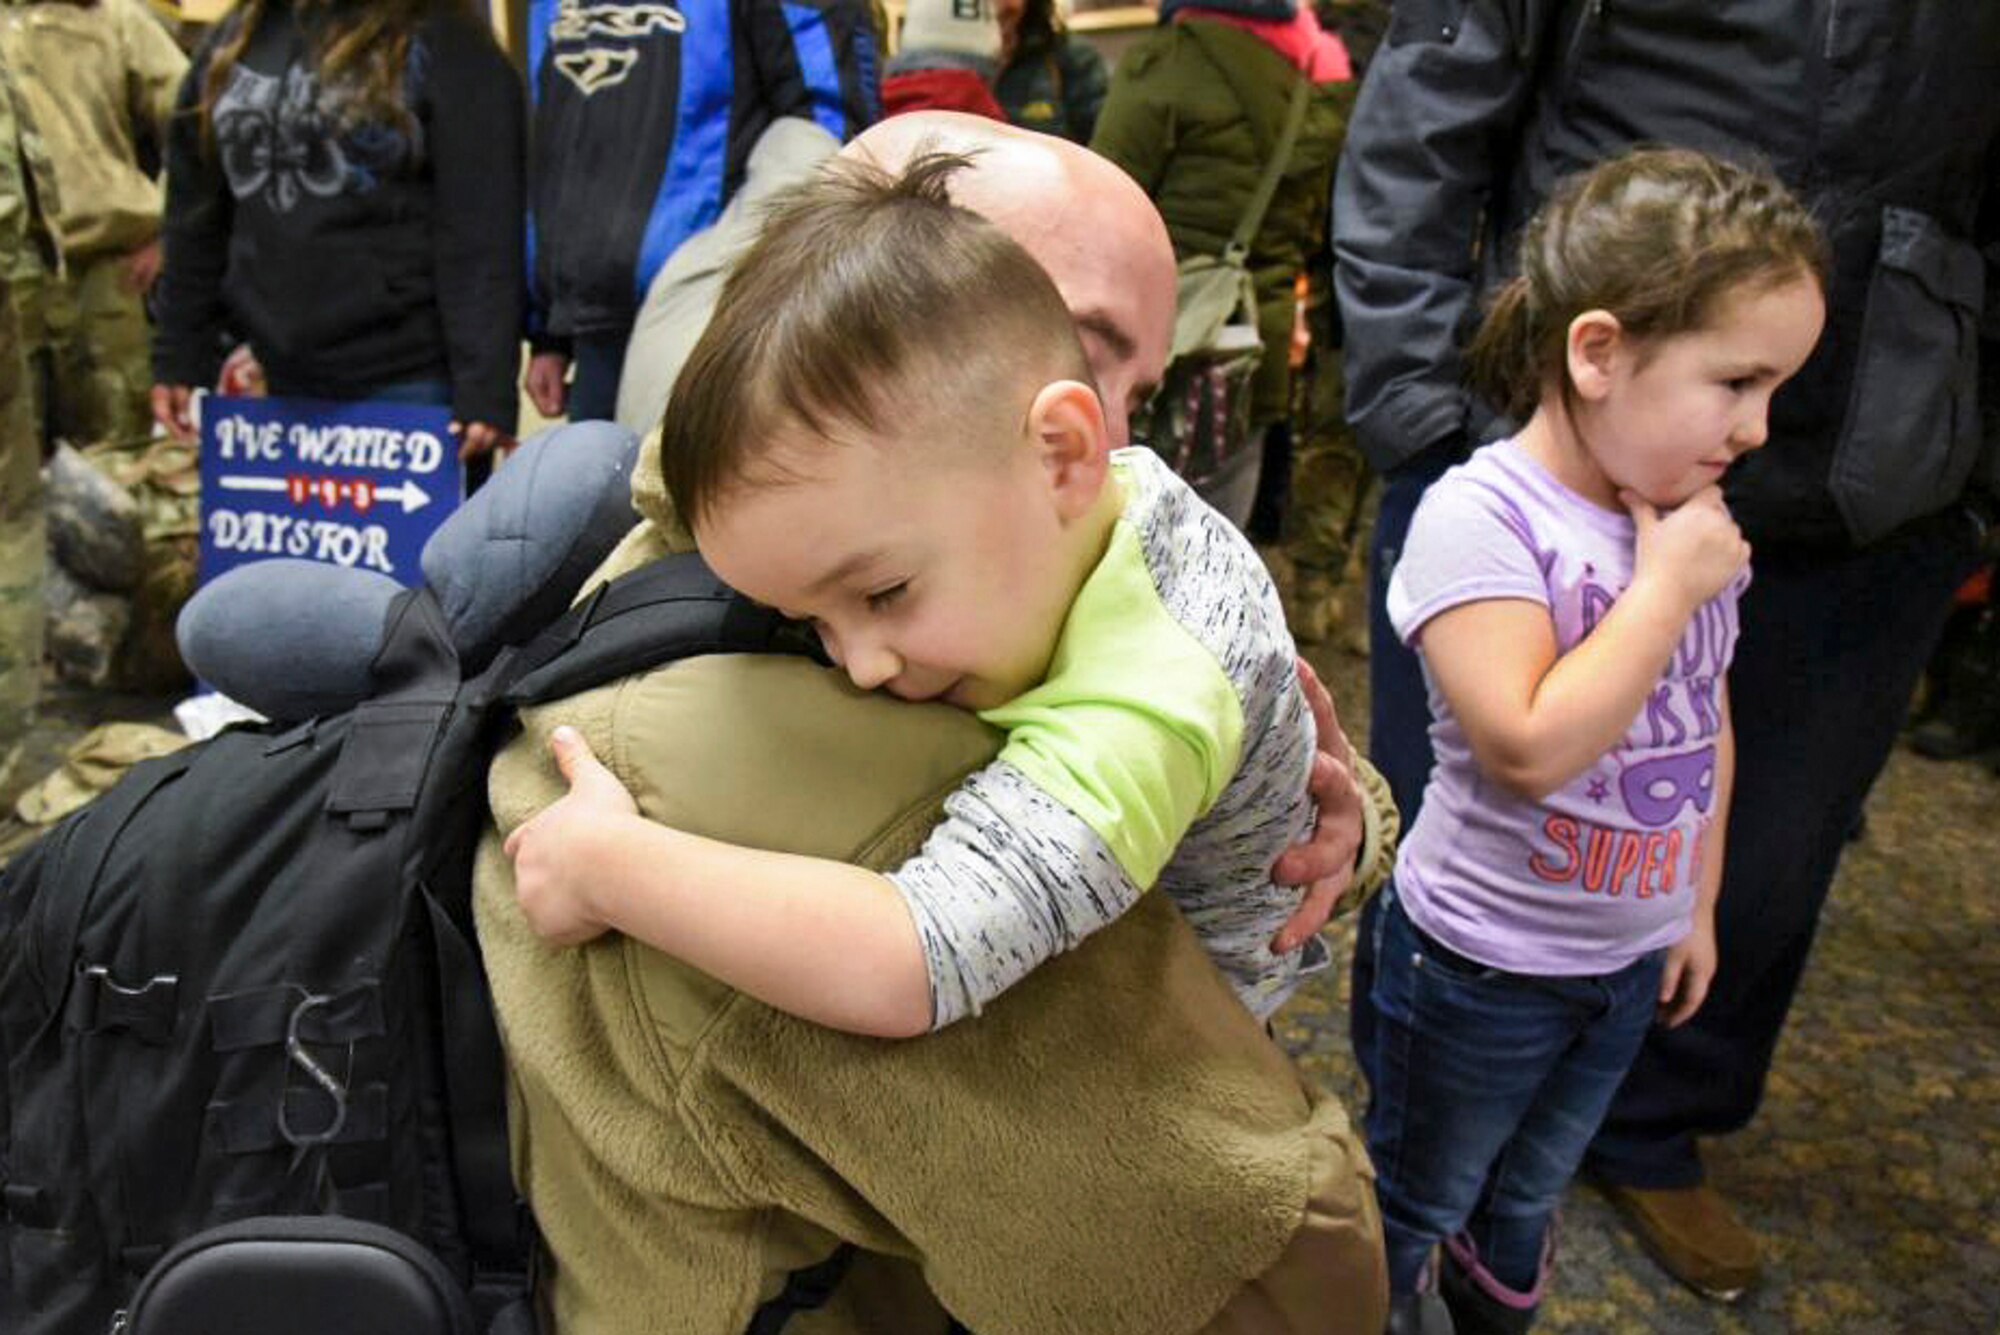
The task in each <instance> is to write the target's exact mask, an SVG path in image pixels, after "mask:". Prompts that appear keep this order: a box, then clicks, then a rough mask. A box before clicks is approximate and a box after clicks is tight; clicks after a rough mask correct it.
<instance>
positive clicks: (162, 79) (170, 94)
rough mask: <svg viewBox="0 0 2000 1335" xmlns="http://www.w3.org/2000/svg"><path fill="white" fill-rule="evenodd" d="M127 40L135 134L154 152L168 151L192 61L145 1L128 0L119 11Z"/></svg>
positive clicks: (127, 75) (129, 98) (128, 94)
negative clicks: (180, 93) (171, 125)
mask: <svg viewBox="0 0 2000 1335" xmlns="http://www.w3.org/2000/svg"><path fill="white" fill-rule="evenodd" d="M115 13H116V15H117V19H118V25H119V28H120V30H121V34H122V36H123V38H124V43H125V79H126V86H125V93H126V102H127V105H128V112H129V114H130V115H131V117H132V126H133V128H134V129H135V130H137V131H138V132H139V133H138V134H137V135H135V136H134V138H135V139H137V140H138V141H139V142H140V143H141V144H143V145H145V146H146V148H147V150H148V151H150V152H152V153H157V154H164V153H165V151H166V143H167V122H168V120H169V119H170V118H171V117H172V116H173V113H174V95H175V93H177V92H178V91H179V89H180V86H181V80H182V79H183V78H184V77H186V75H187V68H188V60H187V57H186V56H185V55H183V54H182V53H181V49H180V47H178V46H176V45H174V39H173V38H172V37H171V36H169V35H168V34H167V30H166V28H164V27H163V26H161V24H160V21H159V20H158V19H157V18H155V17H154V16H153V14H152V12H151V11H150V10H148V9H147V7H146V5H145V4H144V2H143V0H125V2H124V3H121V4H120V5H119V6H118V8H117V9H116V11H115Z"/></svg>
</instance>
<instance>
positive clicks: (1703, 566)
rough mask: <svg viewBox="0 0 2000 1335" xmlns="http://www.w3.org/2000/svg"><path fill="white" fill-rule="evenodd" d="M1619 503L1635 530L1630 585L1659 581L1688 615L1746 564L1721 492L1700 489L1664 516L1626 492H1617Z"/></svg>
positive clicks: (1743, 545)
mask: <svg viewBox="0 0 2000 1335" xmlns="http://www.w3.org/2000/svg"><path fill="white" fill-rule="evenodd" d="M1618 499H1619V500H1621V501H1623V502H1624V504H1625V508H1626V509H1627V510H1629V511H1630V512H1631V514H1632V523H1633V525H1634V526H1635V527H1636V528H1637V529H1638V535H1637V537H1638V543H1637V551H1636V552H1635V553H1634V556H1633V560H1632V582H1633V583H1635V584H1636V583H1638V582H1639V581H1640V580H1642V579H1647V580H1657V581H1660V582H1662V583H1663V584H1664V585H1665V586H1666V587H1669V588H1671V589H1673V590H1674V592H1675V593H1676V594H1677V595H1678V597H1679V599H1680V600H1681V601H1682V602H1684V603H1685V605H1686V607H1687V608H1688V610H1689V611H1693V610H1694V609H1695V608H1697V607H1700V606H1701V605H1702V604H1703V603H1705V602H1707V601H1708V600H1709V599H1711V598H1713V597H1715V595H1716V594H1718V593H1721V592H1722V591H1723V590H1724V589H1726V588H1728V587H1729V581H1731V580H1733V579H1735V578H1736V576H1737V575H1738V574H1739V573H1740V572H1741V571H1742V569H1743V567H1744V566H1745V565H1747V564H1748V563H1749V560H1750V544H1749V543H1748V542H1746V541H1744V539H1743V531H1742V530H1741V529H1739V528H1737V527H1736V521H1735V520H1734V519H1732V518H1731V517H1730V514H1729V507H1728V506H1727V505H1725V504H1724V503H1723V500H1722V488H1720V487H1716V486H1708V487H1703V488H1702V489H1701V490H1700V491H1698V492H1696V493H1695V494H1694V495H1692V496H1690V497H1688V499H1687V500H1685V501H1683V502H1682V503H1681V504H1680V505H1678V506H1676V507H1675V508H1674V509H1672V510H1670V511H1668V512H1667V513H1666V514H1664V515H1663V514H1661V513H1660V512H1659V511H1658V510H1657V509H1655V508H1654V506H1653V504H1652V503H1651V502H1650V501H1647V500H1645V499H1644V498H1643V497H1640V496H1636V495H1634V494H1633V493H1631V492H1629V491H1621V492H1619V493H1618Z"/></svg>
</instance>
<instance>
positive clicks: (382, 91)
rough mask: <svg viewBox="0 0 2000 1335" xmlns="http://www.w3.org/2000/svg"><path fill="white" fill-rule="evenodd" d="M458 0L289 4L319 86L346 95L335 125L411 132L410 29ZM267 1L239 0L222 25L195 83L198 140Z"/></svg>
mask: <svg viewBox="0 0 2000 1335" xmlns="http://www.w3.org/2000/svg"><path fill="white" fill-rule="evenodd" d="M462 3H463V0H359V2H357V0H296V6H297V10H298V18H299V24H300V27H302V28H303V29H304V30H305V32H306V34H307V41H308V42H309V43H310V44H311V49H312V62H313V69H314V72H315V73H316V74H317V75H318V76H319V82H320V86H321V87H322V88H326V89H338V90H340V91H342V92H344V93H345V94H346V96H345V97H342V98H340V99H338V102H339V105H340V128H341V129H343V130H351V129H354V128H356V127H357V126H360V125H365V124H387V125H392V126H394V127H395V128H396V129H398V130H400V131H402V132H403V133H404V134H406V135H409V134H413V133H414V131H415V129H416V118H415V117H414V116H413V115H412V114H411V112H410V108H409V104H408V102H407V100H406V99H405V96H404V81H405V80H404V76H405V72H406V71H407V70H408V68H409V61H410V43H411V41H412V40H413V39H414V38H415V37H416V34H417V28H418V27H419V26H420V25H421V24H422V23H423V22H424V20H425V19H427V18H429V17H430V16H431V15H432V14H434V13H436V12H438V11H439V10H441V9H444V8H447V7H452V6H456V5H459V4H462ZM269 6H270V0H242V3H240V4H239V5H238V6H237V7H236V8H235V10H233V11H232V12H231V14H230V16H229V18H228V19H227V20H226V22H227V23H229V24H230V25H231V26H230V27H228V28H226V29H224V31H223V33H222V36H221V38H220V39H219V41H218V42H217V45H216V48H215V54H214V55H213V56H211V57H210V59H209V62H208V72H207V74H206V76H205V77H204V78H203V79H202V83H201V124H202V137H203V139H204V140H206V139H208V137H209V136H210V134H211V133H212V131H213V125H214V111H215V102H216V99H217V98H218V97H220V96H221V95H222V91H223V89H224V88H225V87H227V86H228V82H229V72H230V70H232V69H234V68H235V66H236V62H237V61H238V60H240V59H241V58H242V56H243V51H244V48H245V47H247V46H248V45H249V44H250V39H251V38H252V37H255V36H256V35H257V29H258V28H259V27H260V26H261V25H262V23H263V21H264V14H265V11H266V10H267V9H268V8H269Z"/></svg>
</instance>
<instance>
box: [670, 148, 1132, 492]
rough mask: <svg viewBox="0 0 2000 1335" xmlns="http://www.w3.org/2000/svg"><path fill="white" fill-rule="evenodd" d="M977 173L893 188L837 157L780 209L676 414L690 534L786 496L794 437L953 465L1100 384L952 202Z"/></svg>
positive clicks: (1065, 323)
mask: <svg viewBox="0 0 2000 1335" xmlns="http://www.w3.org/2000/svg"><path fill="white" fill-rule="evenodd" d="M969 161H970V160H969V159H968V158H967V157H965V156H963V155H960V154H951V153H937V152H932V153H924V154H920V155H918V156H917V157H916V158H914V159H913V160H912V161H911V162H910V164H909V166H908V167H907V168H905V169H904V170H903V171H902V172H900V173H898V174H895V175H891V174H889V173H887V172H885V171H883V170H881V169H880V168H879V167H875V166H872V165H869V164H865V163H860V162H854V161H849V160H846V159H838V158H837V159H834V160H833V161H832V162H831V163H830V164H829V165H828V166H827V167H826V168H823V169H822V170H821V171H820V172H819V173H818V174H817V175H816V176H815V177H814V178H813V179H811V180H809V181H807V182H805V183H803V184H801V185H799V186H796V187H794V188H793V189H791V190H789V191H786V192H785V193H784V194H783V195H781V196H779V197H778V198H777V199H776V200H774V201H773V203H772V205H771V207H770V210H769V212H768V214H767V215H766V218H765V222H764V227H763V230H762V232H761V234H760V235H759V237H758V239H757V241H756V243H755V244H754V245H753V246H751V248H750V249H749V251H748V252H746V253H745V254H744V256H743V257H742V259H741V260H740V261H739V262H738V263H737V266H736V268H735V270H734V272H732V273H731V275H730V277H729V280H728V282H727V283H726V284H725V285H724V286H723V289H722V296H721V299H720V300H719V301H718V303H717V305H716V308H715V315H714V318H713V319H711V320H710V322H709V325H708V329H707V331H706V332H705V333H703V335H702V337H701V340H700V341H699V342H698V343H696V345H695V347H694V351H693V352H692V353H690V354H689V356H688V360H687V364H686V365H685V366H683V367H682V368H681V373H680V377H679V379H677V380H676V381H675V382H674V390H673V395H672V397H671V398H670V399H669V400H668V403H667V412H666V419H665V423H664V427H663V430H662V433H661V440H660V449H661V471H662V473H663V474H664V477H665V482H666V487H667V493H668V495H669V496H671V497H672V499H673V503H674V508H675V509H676V511H677V512H678V513H679V514H680V516H681V519H682V522H684V523H686V524H688V525H689V526H690V527H692V526H694V525H696V524H698V523H699V522H700V521H701V520H702V519H703V518H704V517H705V516H706V515H707V514H708V513H709V512H710V511H711V510H712V509H713V507H714V506H715V505H716V503H717V502H718V500H719V499H720V498H721V496H722V495H723V494H724V493H725V492H727V491H728V490H730V489H731V488H732V487H735V486H739V485H744V484H756V483H770V482H777V481H782V480H784V478H785V474H784V473H783V472H782V471H781V470H780V469H779V468H778V467H777V466H776V465H775V464H772V463H771V461H770V460H769V458H768V454H767V451H766V449H765V447H766V446H767V445H768V444H770V443H771V441H772V440H773V439H774V438H775V437H776V436H777V435H778V434H779V433H780V432H781V431H784V430H786V429H787V428H797V427H803V428H805V429H806V430H807V431H809V432H810V433H811V434H813V435H815V436H818V437H821V438H823V439H826V440H828V441H830V442H834V441H837V440H838V438H839V437H841V436H844V435H850V434H851V435H854V436H859V437H880V436H885V435H890V434H898V435H907V434H908V433H911V432H912V431H921V432H926V433H929V434H931V435H935V436H937V437H939V439H938V447H939V448H941V449H942V448H951V447H953V446H955V445H957V444H959V443H960V442H961V441H967V440H970V441H984V440H988V439H991V438H992V436H993V431H994V425H993V422H992V418H993V417H994V416H995V415H998V414H1009V415H1013V414H1022V413H1025V411H1026V409H1027V406H1028V405H1027V403H1026V402H1025V401H1024V400H1022V399H1021V395H1022V392H1023V387H1024V386H1026V385H1027V384H1028V382H1029V381H1033V383H1034V385H1035V386H1039V385H1041V384H1046V383H1048V382H1049V381H1052V380H1079V381H1081V382H1083V383H1084V384H1092V383H1094V382H1093V380H1092V378H1091V374H1090V367H1089V362H1088V361H1087V360H1086V359H1085V357H1084V354H1083V348H1082V345H1081V343H1080V342H1079V341H1078V339H1077V336H1076V327H1075V324H1074V323H1073V321H1072V320H1071V318H1070V314H1069V310H1068V308H1067V307H1065V306H1064V304H1063V300H1062V295H1061V294H1060V293H1059V292H1057V290H1056V287H1055V284H1054V283H1053V282H1052V281H1051V280H1050V278H1049V276H1048V274H1047V273H1046V272H1045V271H1044V270H1043V269H1042V267H1041V265H1040V264H1038V263H1036V262H1035V260H1034V258H1033V257H1032V256H1030V255H1029V254H1028V252H1027V251H1025V250H1023V249H1022V248H1021V247H1020V246H1019V245H1018V244H1017V243H1015V242H1014V241H1013V240H1012V239H1011V238H1010V237H1008V236H1007V234H1006V233H1004V232H1002V231H1001V230H1000V229H999V228H998V227H995V226H994V225H993V224H992V223H990V222H988V221H986V220H985V219H984V218H981V217H980V216H979V215H977V214H975V213H972V212H969V211H968V210H965V209H962V208H959V207H958V206H957V205H955V204H953V203H952V202H951V199H950V196H949V194H948V193H947V186H948V185H949V182H950V178H951V176H952V174H953V173H954V172H957V171H959V170H962V169H963V168H965V167H966V166H967V165H969ZM1017 425H1018V422H1017V423H1012V424H1010V426H1017ZM760 465H762V466H763V467H762V468H761V469H760Z"/></svg>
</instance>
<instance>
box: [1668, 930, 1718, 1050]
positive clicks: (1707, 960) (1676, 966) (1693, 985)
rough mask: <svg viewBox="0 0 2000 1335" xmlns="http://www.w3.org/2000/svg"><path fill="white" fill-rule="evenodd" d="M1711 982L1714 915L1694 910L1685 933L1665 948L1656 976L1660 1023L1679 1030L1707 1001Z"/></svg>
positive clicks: (1713, 978) (1712, 979) (1712, 980)
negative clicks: (1662, 965)
mask: <svg viewBox="0 0 2000 1335" xmlns="http://www.w3.org/2000/svg"><path fill="white" fill-rule="evenodd" d="M1714 981H1715V913H1714V910H1712V909H1707V910H1703V909H1697V910H1696V911H1695V915H1694V925H1693V926H1692V927H1690V928H1689V929H1688V934H1687V935H1686V936H1684V937H1682V938H1681V939H1680V940H1679V941H1677V942H1675V943H1674V944H1673V945H1671V946H1669V947H1668V948H1667V967H1666V969H1665V970H1664V971H1663V972H1662V973H1661V974H1660V1023H1661V1024H1663V1025H1665V1026H1666V1027H1667V1028H1669V1029H1676V1028H1679V1027H1680V1026H1681V1025H1683V1024H1686V1023H1687V1022H1688V1020H1690V1019H1692V1018H1693V1016H1694V1013H1695V1012H1696V1011H1698V1010H1700V1009H1701V1003H1702V1002H1704V1001H1706V1000H1707V999H1708V987H1709V984H1710V983H1713V982H1714Z"/></svg>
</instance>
